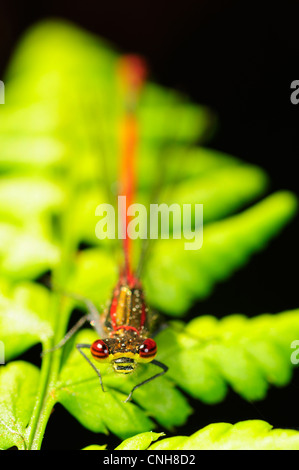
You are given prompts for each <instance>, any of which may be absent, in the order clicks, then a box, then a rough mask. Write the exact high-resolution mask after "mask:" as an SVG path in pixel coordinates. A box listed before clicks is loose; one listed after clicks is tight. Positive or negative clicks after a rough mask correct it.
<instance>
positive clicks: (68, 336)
mask: <svg viewBox="0 0 299 470" xmlns="http://www.w3.org/2000/svg"><path fill="white" fill-rule="evenodd" d="M90 320H91V318H90V315H89V314H87V315H84V316H83V317H81V318H80V319H79V320H78V321H77V323H75V325H74V326H73V327H72V328H71V329H70V330H69V331H68V332H67V333H66V335H65V336H64V337H63V338H62V340H61V341H59V343H58V344H56V346H54V347H53V348H51V349H47V350H46V351H44V352H42V353H41V356H44V355H45V354H47V353H50V352H53V351H56V350H57V349H59V348H62V346H64V345H65V343H66V342H67V341H68V340H69V339H71V337H72V336H73V335H74V334H75V333H76V332H77V331H78V330H79V329H80V328H81V327H82V326H83V325H84V323H85V322H87V321H90Z"/></svg>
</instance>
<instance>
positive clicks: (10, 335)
mask: <svg viewBox="0 0 299 470" xmlns="http://www.w3.org/2000/svg"><path fill="white" fill-rule="evenodd" d="M0 286H1V292H0V339H1V341H3V343H4V345H5V359H6V360H9V359H11V358H13V357H16V356H18V355H19V354H22V353H23V352H25V351H26V350H27V349H28V348H30V347H31V346H33V345H34V344H37V343H39V342H45V341H47V339H49V338H51V337H52V336H53V334H54V332H53V327H52V325H51V320H50V319H49V316H48V314H49V307H50V294H49V291H48V290H47V289H45V288H44V287H43V286H40V285H37V284H33V283H25V282H24V283H22V284H19V285H17V286H16V287H12V286H9V285H8V284H7V283H5V282H4V281H2V282H1V283H0Z"/></svg>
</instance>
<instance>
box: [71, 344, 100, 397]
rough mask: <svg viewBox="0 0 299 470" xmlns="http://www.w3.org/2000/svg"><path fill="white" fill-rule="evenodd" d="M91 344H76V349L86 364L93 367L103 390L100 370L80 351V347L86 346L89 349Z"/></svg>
mask: <svg viewBox="0 0 299 470" xmlns="http://www.w3.org/2000/svg"><path fill="white" fill-rule="evenodd" d="M90 347H91V344H76V348H77V349H78V351H79V353H80V354H82V356H83V357H84V359H86V361H87V362H88V364H89V365H90V366H91V367H92V368H93V370H94V371H95V372H96V374H97V376H98V377H99V379H100V384H101V387H102V390H103V392H105V390H104V387H103V381H102V376H101V373H100V371H99V370H98V369H97V368H96V366H95V365H94V364H93V363H92V362H91V360H90V359H89V358H88V357H87V356H86V354H85V353H84V352H83V351H82V348H88V349H90Z"/></svg>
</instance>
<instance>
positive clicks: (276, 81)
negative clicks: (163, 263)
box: [0, 0, 299, 449]
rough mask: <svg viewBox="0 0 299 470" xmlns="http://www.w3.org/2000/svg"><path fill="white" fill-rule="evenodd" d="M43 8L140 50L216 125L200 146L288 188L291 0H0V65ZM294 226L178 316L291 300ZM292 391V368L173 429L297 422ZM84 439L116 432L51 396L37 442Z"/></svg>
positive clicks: (294, 65) (294, 124) (297, 12)
mask: <svg viewBox="0 0 299 470" xmlns="http://www.w3.org/2000/svg"><path fill="white" fill-rule="evenodd" d="M47 17H62V18H66V19H68V20H72V21H74V22H75V23H77V24H78V25H79V26H81V27H84V28H86V29H88V30H90V31H92V32H94V33H97V34H98V35H100V36H103V37H104V38H106V39H109V40H110V41H111V42H112V43H113V44H114V45H115V46H117V48H118V49H119V50H120V51H123V52H137V53H140V54H142V55H143V56H144V57H145V58H146V59H147V61H148V63H149V65H150V70H151V75H152V78H153V79H154V80H156V81H157V82H159V83H161V84H164V85H167V86H171V87H175V88H177V89H180V90H182V91H184V92H185V93H187V94H188V95H189V96H190V97H191V98H192V99H193V100H194V101H196V102H198V103H202V104H205V105H208V106H209V107H211V108H212V109H213V110H214V111H215V113H216V114H217V116H218V123H219V124H218V128H217V131H216V133H215V135H213V137H212V139H211V140H210V141H209V142H208V144H207V145H208V146H210V147H213V148H216V149H219V150H222V151H224V152H227V153H230V154H232V155H235V156H237V157H239V158H241V159H243V160H246V161H248V162H252V163H255V164H258V165H260V166H262V167H263V168H264V169H265V170H266V171H267V172H268V174H269V175H270V177H271V179H272V188H271V190H273V191H274V190H278V189H290V190H292V191H294V192H296V193H297V194H298V196H299V188H298V182H297V178H298V171H297V161H298V150H299V139H297V135H298V116H299V105H298V106H294V105H292V104H291V102H290V94H291V90H290V84H291V82H292V81H293V80H296V79H299V71H298V62H299V61H298V55H299V54H298V18H299V2H297V1H284V2H279V3H275V2H273V1H272V2H268V1H262V0H261V1H259V2H255V1H250V2H247V1H241V0H239V1H225V0H223V1H220V0H219V1H216V0H197V1H196V0H182V1H179V0H172V1H162V0H160V1H156V0H152V1H149V0H143V1H140V0H139V1H137V0H125V1H116V0H109V1H108V2H104V1H91V0H85V1H84V2H66V1H58V0H57V1H52V2H47V3H46V2H42V1H41V2H39V3H34V2H31V1H27V2H24V3H23V2H22V3H21V2H20V3H16V2H14V1H10V2H2V3H1V15H0V73H1V74H3V71H4V70H5V66H6V64H7V62H8V60H9V57H10V55H11V54H12V53H13V50H14V47H15V45H16V43H17V42H18V40H19V39H20V37H21V35H22V33H23V32H24V30H25V29H26V28H27V27H29V26H30V25H31V24H33V23H35V22H36V21H38V20H40V19H43V18H47ZM0 78H1V76H0ZM298 233H299V232H298V220H296V221H294V222H292V223H291V224H289V226H288V227H287V228H286V229H285V230H284V231H283V233H282V234H281V235H280V236H279V237H278V238H276V239H275V240H273V241H272V242H271V243H270V244H269V246H268V247H267V249H266V250H265V251H264V252H263V253H261V254H257V255H255V256H254V257H253V258H252V260H251V261H250V263H249V265H248V266H246V268H245V269H243V270H240V271H238V273H237V274H236V275H234V276H233V277H232V278H231V279H230V280H229V281H228V282H226V283H225V284H222V285H219V286H217V287H216V289H215V291H214V294H213V296H212V297H211V298H210V299H209V300H207V301H205V302H201V303H199V304H198V305H196V306H195V307H194V309H193V310H192V312H190V316H192V315H194V314H196V315H198V314H201V313H203V314H206V313H211V314H214V315H217V316H222V315H226V314H230V313H236V312H238V313H245V314H247V315H249V316H252V315H257V314H260V313H264V312H279V311H283V310H287V309H292V308H297V307H299V302H298V295H297V292H298V275H297V272H298V261H299V260H298V248H297V242H298ZM294 339H299V338H294ZM36 352H37V349H36V348H35V349H33V350H32V351H31V352H30V353H29V355H30V357H32V356H33V355H34V354H35V353H36ZM27 357H29V356H27ZM24 358H26V355H25V356H24ZM298 392H299V373H298V370H297V371H296V373H295V374H294V380H293V381H292V383H291V385H290V386H289V387H287V388H283V389H278V388H274V387H273V388H270V391H269V394H268V396H267V399H266V400H263V401H261V402H256V403H254V404H251V403H248V402H245V401H244V400H243V399H241V398H240V397H238V396H237V395H235V394H234V393H233V392H229V395H228V397H227V399H226V400H225V401H224V402H223V403H221V404H219V405H214V406H204V405H202V404H201V403H200V402H197V401H194V402H192V405H193V406H194V408H195V409H196V413H195V414H194V415H193V416H192V417H191V418H190V420H189V421H188V423H187V425H186V426H185V427H184V428H180V429H179V430H175V431H174V432H175V433H179V434H190V433H191V432H194V431H196V430H197V429H198V428H200V427H202V426H205V425H207V424H209V423H211V422H216V421H228V422H232V423H234V422H236V421H239V420H243V419H251V418H257V419H265V420H267V421H269V422H270V423H271V424H273V425H274V426H278V427H291V428H294V429H299V414H298V409H297V394H298ZM168 434H169V433H168ZM96 442H97V443H104V442H110V445H111V446H112V447H113V445H114V443H115V444H117V443H118V440H117V439H115V440H114V439H113V437H112V438H108V437H106V436H102V435H99V436H95V435H94V434H93V433H90V432H88V431H84V430H83V429H82V427H81V426H80V425H79V424H78V423H77V422H76V421H75V420H74V419H73V418H72V417H71V416H70V415H69V414H68V413H67V412H66V411H64V410H63V408H62V407H61V406H60V405H57V406H56V407H55V412H54V413H53V415H52V417H51V419H50V422H49V425H48V428H47V432H46V437H45V439H44V444H43V448H45V449H57V448H61V449H62V448H69V449H72V448H81V447H83V446H84V445H88V444H90V443H96Z"/></svg>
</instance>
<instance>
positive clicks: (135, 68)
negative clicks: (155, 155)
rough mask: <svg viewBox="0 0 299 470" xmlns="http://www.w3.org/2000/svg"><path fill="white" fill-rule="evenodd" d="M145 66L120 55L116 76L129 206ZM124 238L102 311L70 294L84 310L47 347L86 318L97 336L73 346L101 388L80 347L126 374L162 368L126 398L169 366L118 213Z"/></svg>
mask: <svg viewBox="0 0 299 470" xmlns="http://www.w3.org/2000/svg"><path fill="white" fill-rule="evenodd" d="M144 72H145V67H144V63H143V61H142V60H141V59H140V58H139V57H136V56H129V57H126V58H124V59H123V61H122V63H121V67H120V75H121V77H122V79H123V83H124V86H125V110H124V117H123V123H122V124H123V126H122V134H121V135H122V137H121V140H122V156H121V163H122V165H121V171H120V175H121V177H120V188H119V194H121V195H125V196H126V198H127V203H128V205H129V204H131V203H132V202H133V199H134V195H135V184H136V181H135V179H136V178H135V159H136V149H137V140H138V122H137V118H136V106H137V101H138V94H139V92H140V89H141V87H142V83H143V80H144V75H145V74H144ZM122 220H123V224H124V227H125V229H126V230H125V231H126V236H125V237H124V240H123V253H124V267H123V268H122V269H121V271H120V276H119V281H118V283H117V285H116V287H115V288H114V290H113V294H112V300H111V303H110V306H109V308H108V309H107V311H106V312H104V313H103V314H102V315H100V314H99V312H98V311H97V309H96V308H95V306H94V304H93V303H92V302H91V301H90V300H89V299H85V298H83V297H80V296H78V295H73V294H70V295H71V296H72V297H75V298H77V300H79V301H83V302H84V303H85V305H86V307H87V310H88V313H87V314H86V315H84V316H83V317H82V318H80V320H79V321H78V322H77V323H76V324H75V325H74V326H73V327H72V328H71V329H70V330H69V332H68V333H67V334H66V335H65V337H64V338H63V339H62V340H61V341H60V342H59V343H58V344H57V345H56V346H55V347H54V348H52V349H51V350H50V351H48V352H51V351H54V350H56V349H58V348H60V347H62V346H64V345H65V343H66V342H67V341H68V340H69V339H70V338H71V337H72V336H73V335H74V334H75V333H76V332H77V331H78V330H79V328H81V327H82V326H83V324H84V323H85V322H87V321H88V322H89V323H90V325H91V326H92V327H93V328H94V329H95V330H96V332H97V333H98V335H99V339H97V340H96V341H94V342H93V343H92V344H85V343H84V344H81V343H80V344H77V345H76V347H77V349H78V351H79V352H80V354H81V355H82V356H83V358H84V359H85V360H86V361H87V362H88V364H89V365H90V366H91V367H92V368H93V370H94V371H95V372H96V374H97V376H98V377H99V380H100V385H101V388H102V390H103V391H104V385H103V381H102V376H101V372H100V370H99V369H98V367H97V366H96V365H95V364H94V363H93V361H92V360H91V358H89V357H88V355H87V354H86V352H85V351H84V350H85V349H89V350H90V353H91V356H92V358H93V359H95V360H96V361H97V362H98V363H110V364H112V365H113V368H114V370H115V372H117V373H119V374H129V373H131V372H133V371H134V370H135V366H136V364H138V363H149V362H151V363H152V364H154V365H156V366H158V367H160V368H161V369H162V371H161V372H159V373H157V374H155V375H153V376H151V377H150V378H148V379H146V380H144V381H142V382H141V383H139V384H137V385H135V386H134V387H133V389H132V390H131V392H130V394H129V395H128V397H127V399H126V400H125V402H127V401H128V400H130V398H131V396H132V393H133V392H134V390H136V389H137V388H139V387H141V386H142V385H145V384H147V383H148V382H150V381H152V380H154V379H156V378H157V377H160V376H161V375H163V374H165V373H166V372H167V370H168V367H167V366H166V365H165V364H163V363H161V362H159V361H157V360H156V359H155V357H156V354H157V345H156V342H155V341H154V340H153V339H152V338H150V337H149V333H150V320H149V315H148V313H149V312H148V307H147V305H146V302H145V298H144V293H143V289H142V285H141V281H140V279H139V276H138V275H136V274H134V273H133V271H132V269H131V263H130V258H131V240H130V239H129V237H128V234H127V226H128V217H127V214H126V213H124V214H123V215H122Z"/></svg>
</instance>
